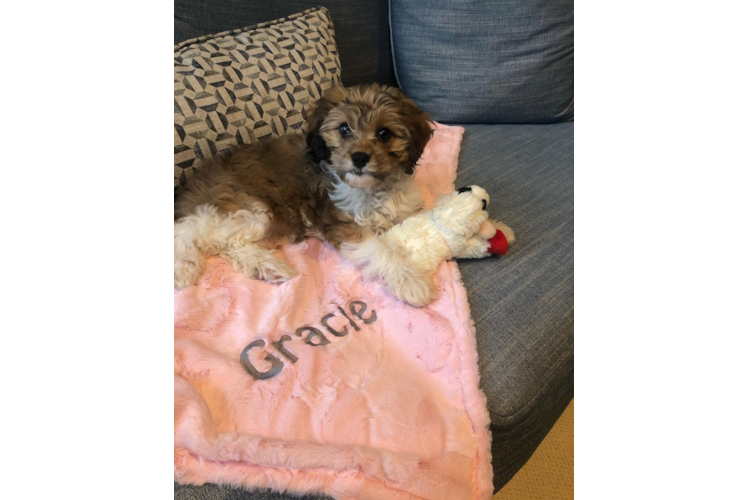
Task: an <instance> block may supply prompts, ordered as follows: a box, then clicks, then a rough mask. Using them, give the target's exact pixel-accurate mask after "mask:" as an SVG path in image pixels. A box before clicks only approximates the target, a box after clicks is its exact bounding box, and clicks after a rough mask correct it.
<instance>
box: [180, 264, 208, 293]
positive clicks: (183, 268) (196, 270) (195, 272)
mask: <svg viewBox="0 0 748 500" xmlns="http://www.w3.org/2000/svg"><path fill="white" fill-rule="evenodd" d="M204 268H205V261H204V260H202V259H200V258H199V257H198V258H197V260H186V259H177V260H175V261H174V288H176V289H177V290H182V289H184V288H187V287H188V286H192V285H194V284H195V283H197V280H198V278H200V275H201V274H202V273H203V269H204Z"/></svg>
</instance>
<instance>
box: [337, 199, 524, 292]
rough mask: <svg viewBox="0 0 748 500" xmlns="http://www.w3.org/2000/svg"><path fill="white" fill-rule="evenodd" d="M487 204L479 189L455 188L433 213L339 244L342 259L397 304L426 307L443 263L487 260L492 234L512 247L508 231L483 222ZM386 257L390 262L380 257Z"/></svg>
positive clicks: (489, 253) (439, 202) (437, 202)
mask: <svg viewBox="0 0 748 500" xmlns="http://www.w3.org/2000/svg"><path fill="white" fill-rule="evenodd" d="M489 201H490V198H489V196H488V193H487V192H486V190H485V189H483V188H481V187H480V186H470V187H466V188H460V189H459V190H457V191H455V192H454V193H451V194H447V195H443V196H440V197H438V198H437V199H436V201H435V204H436V206H435V207H434V208H433V209H431V210H427V211H425V212H421V213H419V214H417V215H414V216H412V217H409V218H408V219H405V220H404V221H403V222H401V223H400V224H398V225H396V226H394V227H392V228H391V229H390V230H388V231H387V232H385V233H383V234H381V235H379V236H377V237H375V238H372V239H370V240H366V241H365V242H363V243H359V244H346V245H344V246H343V248H342V250H343V254H344V255H345V256H346V258H348V259H349V260H351V261H352V262H353V263H354V264H356V265H357V266H359V267H363V268H364V275H365V277H369V278H370V277H373V276H377V277H379V279H381V280H382V281H383V282H384V284H385V285H386V286H387V288H388V289H389V290H390V291H391V292H392V293H394V294H395V296H397V297H398V298H399V299H401V300H404V301H406V302H408V303H410V304H412V305H416V306H422V305H426V304H428V303H429V302H430V301H431V300H432V299H433V298H434V296H435V293H436V284H435V283H434V280H433V276H434V274H435V272H436V268H437V267H438V266H439V264H440V263H441V262H442V261H444V260H446V259H452V258H459V259H465V258H471V259H473V258H482V257H488V256H489V255H491V252H490V250H491V243H490V242H489V240H490V239H491V238H493V237H494V235H495V234H496V233H497V230H499V231H501V232H502V233H503V235H504V237H505V238H506V243H507V244H509V245H511V244H512V243H514V232H513V231H512V230H511V229H510V228H509V226H507V225H506V224H504V223H503V222H495V221H489V220H488V212H486V208H487V207H488V203H489ZM373 255H376V256H377V258H376V259H374V258H372V256H373ZM387 255H391V256H392V258H391V259H387V258H382V257H383V256H387ZM403 261H405V262H407V265H406V266H403V265H402V262H403ZM398 263H400V265H398ZM364 266H365V267H364Z"/></svg>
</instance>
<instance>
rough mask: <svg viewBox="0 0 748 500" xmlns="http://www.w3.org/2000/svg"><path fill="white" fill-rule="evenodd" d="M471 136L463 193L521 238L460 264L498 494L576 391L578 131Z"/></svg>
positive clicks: (194, 491)
mask: <svg viewBox="0 0 748 500" xmlns="http://www.w3.org/2000/svg"><path fill="white" fill-rule="evenodd" d="M465 129H466V131H465V138H464V140H463V145H462V152H461V153H460V164H459V165H460V166H459V168H458V171H457V187H460V186H466V185H470V184H478V185H479V186H482V187H484V188H485V189H487V190H488V192H489V193H490V195H491V205H490V206H489V212H490V213H491V215H492V216H493V217H495V218H499V219H501V220H503V221H504V222H506V223H507V224H508V225H509V226H511V227H512V228H513V229H514V230H515V231H516V234H517V243H516V244H515V245H514V246H513V247H511V248H510V249H509V252H508V254H507V255H506V256H503V257H491V258H490V259H483V260H463V261H460V262H459V267H460V271H461V273H462V277H463V281H464V283H465V287H466V289H467V292H468V300H469V302H470V308H471V312H472V315H473V319H474V320H475V328H476V337H477V343H478V356H479V367H480V371H481V388H482V389H483V391H484V392H485V394H486V397H487V399H488V411H489V413H490V415H491V431H492V433H493V444H492V454H493V467H494V486H495V487H496V489H499V488H501V487H502V486H503V485H504V484H505V483H506V482H507V481H509V479H511V477H512V476H513V475H514V474H515V472H517V471H518V470H519V469H520V467H522V465H524V463H525V462H526V461H527V459H529V458H530V456H531V455H532V453H533V452H534V451H535V448H537V446H538V445H539V444H540V442H541V441H542V439H543V437H545V435H546V434H547V433H548V431H549V430H550V428H551V427H552V426H553V424H554V423H555V422H556V420H557V419H558V417H559V416H560V415H561V413H562V412H563V410H564V408H566V405H567V404H568V403H569V401H570V400H571V398H572V396H573V393H574V294H573V292H574V124H573V123H561V124H557V125H467V126H465ZM175 498H177V499H195V500H239V499H253V500H255V499H256V500H281V499H285V500H291V499H295V498H298V497H295V496H292V495H280V494H275V493H269V492H261V493H249V492H246V491H242V490H235V489H231V488H219V487H217V486H214V485H206V486H202V487H199V488H198V487H187V486H177V487H175ZM308 498H313V497H308ZM314 498H323V497H314Z"/></svg>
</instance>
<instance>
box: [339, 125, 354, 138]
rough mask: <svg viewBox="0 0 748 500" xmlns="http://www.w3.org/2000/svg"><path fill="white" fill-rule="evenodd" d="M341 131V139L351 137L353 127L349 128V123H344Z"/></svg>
mask: <svg viewBox="0 0 748 500" xmlns="http://www.w3.org/2000/svg"><path fill="white" fill-rule="evenodd" d="M339 130H340V137H348V136H349V135H351V127H349V126H348V124H347V123H342V124H341V125H340V129H339Z"/></svg>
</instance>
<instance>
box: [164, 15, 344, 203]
mask: <svg viewBox="0 0 748 500" xmlns="http://www.w3.org/2000/svg"><path fill="white" fill-rule="evenodd" d="M339 82H340V60H339V59H338V53H337V49H336V46H335V32H334V30H333V26H332V22H331V20H330V13H329V12H328V11H327V9H325V8H324V7H323V8H320V9H310V10H308V11H305V12H302V13H299V14H295V15H293V16H290V17H288V18H287V19H278V20H276V21H271V22H268V23H264V24H260V25H257V26H254V27H249V28H244V29H241V30H234V31H231V32H224V33H219V34H217V35H210V36H205V37H200V38H196V39H192V40H187V41H185V42H183V43H181V44H179V45H177V46H176V47H174V189H175V191H176V190H177V189H178V187H179V186H181V185H183V184H184V183H185V182H186V181H187V179H188V178H189V176H190V175H192V173H193V170H194V169H195V168H199V166H200V164H201V162H200V160H202V159H206V158H210V157H212V156H215V155H216V154H218V153H221V152H225V151H228V150H229V149H230V148H231V147H232V146H235V145H237V144H245V143H250V142H254V141H256V140H259V139H262V138H264V137H269V136H272V135H281V134H285V133H288V132H294V131H299V132H300V131H301V128H302V126H303V124H304V120H305V119H306V117H307V114H306V113H307V110H308V108H309V107H310V106H311V104H312V103H313V102H314V101H316V100H317V99H319V98H320V97H321V95H322V92H324V91H325V90H327V89H328V88H330V87H331V86H333V85H334V84H336V83H339Z"/></svg>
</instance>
